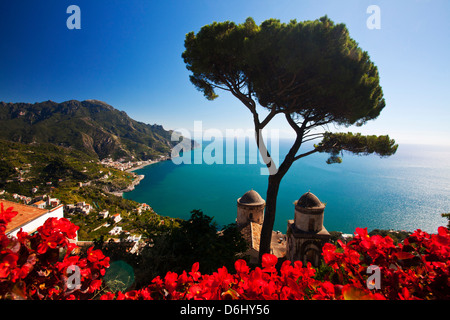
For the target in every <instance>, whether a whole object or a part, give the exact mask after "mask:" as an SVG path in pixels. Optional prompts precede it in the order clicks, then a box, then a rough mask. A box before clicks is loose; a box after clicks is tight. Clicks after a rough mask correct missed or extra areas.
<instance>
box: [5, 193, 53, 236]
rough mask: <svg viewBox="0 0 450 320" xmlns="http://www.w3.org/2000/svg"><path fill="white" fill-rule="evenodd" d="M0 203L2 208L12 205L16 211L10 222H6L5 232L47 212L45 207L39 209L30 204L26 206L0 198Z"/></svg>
mask: <svg viewBox="0 0 450 320" xmlns="http://www.w3.org/2000/svg"><path fill="white" fill-rule="evenodd" d="M0 203H2V204H3V208H4V209H5V210H6V209H7V208H9V207H13V208H14V211H17V212H18V214H17V215H16V216H15V217H14V218H12V220H11V222H10V223H9V224H8V226H7V228H6V233H8V232H10V231H12V230H15V229H17V228H19V227H20V226H23V225H24V224H26V223H27V222H29V221H32V220H34V219H36V218H38V217H40V216H42V215H44V214H46V213H47V212H48V210H46V209H39V208H36V207H32V206H27V205H24V204H20V203H16V202H12V201H7V200H0Z"/></svg>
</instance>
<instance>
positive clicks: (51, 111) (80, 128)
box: [0, 100, 193, 160]
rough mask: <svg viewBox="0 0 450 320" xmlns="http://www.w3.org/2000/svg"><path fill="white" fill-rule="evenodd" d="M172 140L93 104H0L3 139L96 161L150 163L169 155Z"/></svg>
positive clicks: (157, 127)
mask: <svg viewBox="0 0 450 320" xmlns="http://www.w3.org/2000/svg"><path fill="white" fill-rule="evenodd" d="M171 136H172V131H171V130H165V129H164V128H163V127H162V126H161V125H157V124H153V125H150V124H145V123H143V122H139V121H136V120H133V119H131V118H130V117H129V116H128V115H127V114H126V113H125V112H124V111H119V110H117V109H115V108H114V107H112V106H110V105H109V104H107V103H105V102H102V101H98V100H85V101H77V100H70V101H65V102H62V103H57V102H54V101H51V100H49V101H45V102H40V103H34V104H31V103H5V102H0V139H3V140H7V141H13V142H20V143H24V144H39V143H51V144H54V145H58V146H63V147H69V148H74V149H76V150H79V151H82V152H84V153H86V154H88V155H90V156H94V157H98V158H99V159H104V158H113V159H115V160H117V159H121V158H122V159H125V160H149V159H155V158H156V157H159V156H161V155H170V151H171V149H172V147H173V146H175V145H176V144H177V143H178V142H177V141H171ZM185 141H186V140H185ZM192 145H193V143H192V142H191V146H192Z"/></svg>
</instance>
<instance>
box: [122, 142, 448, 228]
mask: <svg viewBox="0 0 450 320" xmlns="http://www.w3.org/2000/svg"><path fill="white" fill-rule="evenodd" d="M227 142H228V143H230V141H225V140H224V141H223V155H222V154H221V153H220V152H217V151H216V152H215V153H214V152H213V153H211V149H212V148H211V146H212V145H211V142H210V141H203V143H202V147H201V148H198V149H195V150H192V151H189V152H187V154H185V156H190V157H191V160H192V161H191V164H185V163H184V164H183V163H182V164H179V165H177V164H175V163H174V162H173V161H171V160H168V161H163V162H159V163H156V164H152V165H149V166H147V167H144V168H142V169H139V170H137V171H136V173H137V174H143V175H145V179H144V180H142V181H141V183H140V184H139V185H138V186H136V188H135V189H134V190H133V191H131V192H128V193H125V194H124V197H125V198H127V199H132V200H135V201H138V202H145V203H147V204H149V205H150V206H151V207H152V208H153V209H154V210H155V211H156V212H157V213H158V214H160V215H165V216H171V217H179V218H182V219H189V217H190V215H191V214H190V212H191V211H192V210H194V209H201V210H203V212H204V213H205V214H207V215H209V216H211V217H214V221H216V223H217V224H218V225H219V227H220V226H223V225H226V224H229V223H232V222H235V219H236V213H237V206H236V201H237V199H238V198H239V197H241V196H242V195H243V194H244V193H245V192H247V191H248V190H250V189H254V190H256V191H257V192H258V193H259V194H260V195H261V196H262V197H263V198H265V196H266V189H267V179H268V176H267V175H261V169H263V168H264V167H265V165H264V164H263V162H262V160H261V159H260V158H259V156H258V153H257V151H255V150H256V149H255V147H254V142H253V141H251V140H250V141H248V140H247V141H246V144H245V153H244V154H243V153H242V152H240V153H239V152H238V150H239V148H238V146H239V145H240V144H239V143H238V142H237V140H235V141H234V145H231V148H230V144H228V149H227V148H226V145H227ZM291 144H292V141H288V140H281V141H279V153H280V159H281V158H283V155H284V154H285V153H286V152H287V151H288V150H289V147H290V146H291ZM311 147H312V146H311V145H309V146H306V148H305V149H304V150H303V151H308V150H310V148H311ZM308 148H309V149H308ZM217 150H219V148H217ZM227 150H228V154H227ZM232 150H233V151H234V154H233V151H232ZM269 151H271V149H270V144H269ZM230 153H231V154H230ZM272 153H273V152H272ZM208 155H209V156H211V155H212V156H217V158H219V159H220V158H221V159H222V161H223V162H224V164H207V163H205V161H203V162H202V163H201V164H194V157H199V158H201V157H202V156H203V159H205V158H206V156H208ZM199 158H197V159H199ZM327 158H328V155H327V154H313V155H311V156H308V157H305V158H303V159H300V160H298V161H297V162H295V163H294V164H293V166H292V167H291V169H290V170H289V172H288V173H287V174H286V176H285V177H284V179H283V180H282V182H281V186H280V191H279V195H278V201H277V215H276V220H275V225H274V230H279V231H281V232H283V233H284V232H286V227H287V221H288V220H289V219H293V218H294V201H295V200H298V198H300V196H301V195H302V194H303V193H305V192H308V191H311V192H312V193H314V194H315V195H316V196H317V197H318V198H319V199H320V200H321V201H322V202H324V203H325V204H326V209H325V219H324V225H325V227H326V228H327V230H328V231H332V230H335V231H341V232H344V233H353V232H354V230H355V228H356V227H363V228H364V227H367V228H368V230H369V231H370V230H372V229H376V228H377V229H395V230H408V231H414V230H416V229H422V230H424V231H427V232H433V233H434V232H436V230H437V228H438V227H439V226H441V225H446V224H447V220H446V219H445V218H442V217H441V213H444V212H450V198H449V195H450V184H449V183H448V181H450V161H449V159H450V148H449V147H442V146H421V145H407V144H405V145H400V146H399V148H398V151H397V153H396V154H395V155H394V156H391V157H388V158H380V157H379V156H375V155H370V156H355V155H351V154H347V153H344V155H343V163H341V164H332V165H329V164H326V162H325V161H326V159H327ZM231 159H234V161H233V162H234V163H233V164H230V160H231ZM227 160H228V161H227ZM227 163H228V164H227Z"/></svg>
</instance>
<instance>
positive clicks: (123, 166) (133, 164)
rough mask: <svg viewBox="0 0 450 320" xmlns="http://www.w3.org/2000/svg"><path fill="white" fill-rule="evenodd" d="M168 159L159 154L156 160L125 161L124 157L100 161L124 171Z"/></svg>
mask: <svg viewBox="0 0 450 320" xmlns="http://www.w3.org/2000/svg"><path fill="white" fill-rule="evenodd" d="M167 159H169V157H168V156H159V158H158V159H156V160H146V161H125V160H124V159H119V160H117V161H114V160H113V159H111V158H106V159H103V160H102V161H101V162H100V163H101V164H102V165H104V166H106V167H111V168H115V169H117V170H121V171H126V170H130V169H133V168H138V167H143V166H147V165H149V164H152V163H155V162H158V161H163V160H167Z"/></svg>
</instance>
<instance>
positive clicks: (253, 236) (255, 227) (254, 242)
mask: <svg viewBox="0 0 450 320" xmlns="http://www.w3.org/2000/svg"><path fill="white" fill-rule="evenodd" d="M261 230H262V225H260V224H258V223H254V222H250V223H249V224H247V225H246V226H245V227H244V228H242V229H241V234H242V237H243V238H244V240H245V241H246V242H247V243H248V244H250V248H252V249H255V250H256V251H259V240H260V238H261Z"/></svg>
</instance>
